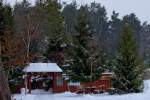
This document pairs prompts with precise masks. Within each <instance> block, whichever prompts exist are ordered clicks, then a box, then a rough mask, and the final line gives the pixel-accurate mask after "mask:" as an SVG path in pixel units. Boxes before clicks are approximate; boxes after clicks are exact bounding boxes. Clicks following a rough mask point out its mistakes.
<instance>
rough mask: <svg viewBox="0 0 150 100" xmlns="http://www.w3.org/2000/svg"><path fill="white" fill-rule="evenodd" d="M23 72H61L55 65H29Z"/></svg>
mask: <svg viewBox="0 0 150 100" xmlns="http://www.w3.org/2000/svg"><path fill="white" fill-rule="evenodd" d="M23 71H24V72H62V69H61V68H60V67H59V66H58V65H57V64H56V63H30V64H29V65H28V66H27V67H26V68H25V69H24V70H23Z"/></svg>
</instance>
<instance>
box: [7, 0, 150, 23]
mask: <svg viewBox="0 0 150 100" xmlns="http://www.w3.org/2000/svg"><path fill="white" fill-rule="evenodd" d="M4 1H5V0H4ZM6 1H7V2H10V3H11V4H12V3H14V2H15V1H16V0H6ZM17 1H22V0H17ZM29 1H30V2H34V1H35V0H29ZM61 1H66V2H68V3H70V2H71V1H72V0H61ZM76 1H77V3H78V4H86V3H89V4H90V3H91V2H93V1H95V2H100V3H101V4H102V5H104V6H105V7H106V10H107V13H108V16H110V15H111V14H112V11H113V10H115V11H116V12H118V13H120V17H122V16H123V15H126V14H129V13H132V12H134V13H135V14H136V15H137V17H138V18H139V19H140V20H142V22H144V21H148V22H150V11H149V10H150V0H76Z"/></svg>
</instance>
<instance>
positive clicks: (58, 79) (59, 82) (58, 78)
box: [56, 76, 63, 86]
mask: <svg viewBox="0 0 150 100" xmlns="http://www.w3.org/2000/svg"><path fill="white" fill-rule="evenodd" d="M56 84H57V86H63V78H62V77H59V76H58V77H57V82H56Z"/></svg>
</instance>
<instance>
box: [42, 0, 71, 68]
mask: <svg viewBox="0 0 150 100" xmlns="http://www.w3.org/2000/svg"><path fill="white" fill-rule="evenodd" d="M43 8H44V9H43V11H44V12H46V13H44V14H45V16H44V18H46V20H47V26H46V27H47V29H46V30H47V36H48V38H47V41H48V48H47V50H46V53H45V56H46V58H47V59H46V60H47V61H51V62H55V63H57V64H59V65H61V66H62V65H63V64H64V62H65V59H66V58H67V57H66V55H65V53H67V52H66V51H65V49H66V48H67V46H68V44H71V42H70V39H71V37H70V35H69V34H67V33H66V32H65V24H64V19H63V16H62V13H61V5H60V4H59V3H58V2H56V1H54V0H48V1H47V3H46V4H44V6H43ZM69 42H70V43H69Z"/></svg>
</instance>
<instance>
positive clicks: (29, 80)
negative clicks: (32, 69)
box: [28, 75, 32, 94]
mask: <svg viewBox="0 0 150 100" xmlns="http://www.w3.org/2000/svg"><path fill="white" fill-rule="evenodd" d="M28 86H29V87H28V88H29V93H30V94H31V90H32V88H31V75H29V76H28Z"/></svg>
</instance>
